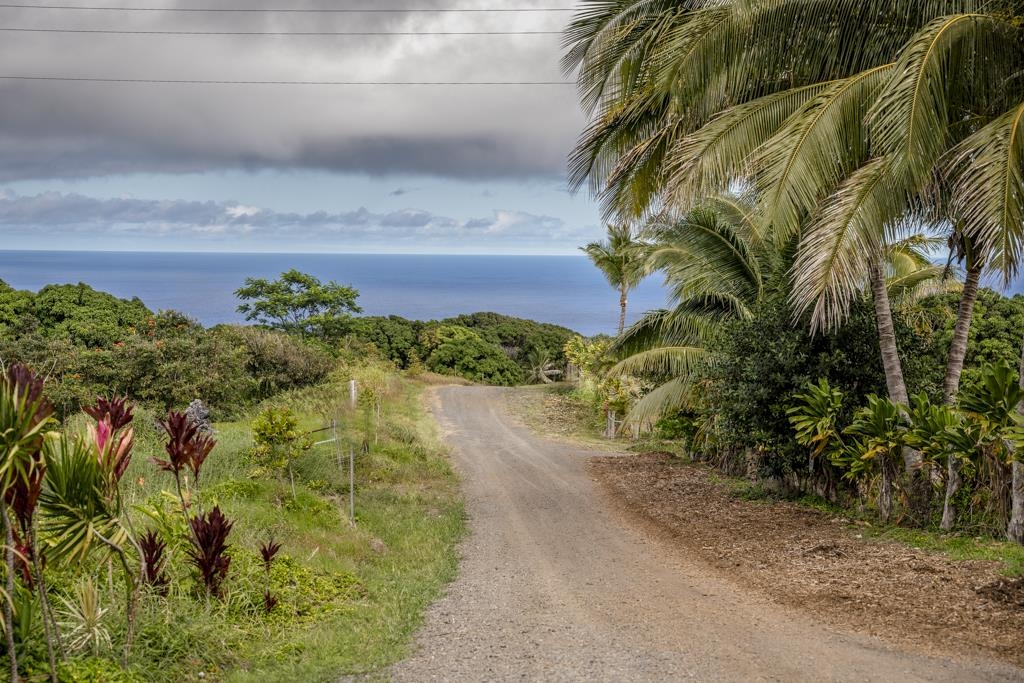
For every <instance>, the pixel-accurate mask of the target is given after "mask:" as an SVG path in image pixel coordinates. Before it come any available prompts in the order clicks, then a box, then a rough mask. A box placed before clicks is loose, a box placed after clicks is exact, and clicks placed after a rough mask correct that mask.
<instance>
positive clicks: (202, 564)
mask: <svg viewBox="0 0 1024 683" xmlns="http://www.w3.org/2000/svg"><path fill="white" fill-rule="evenodd" d="M189 524H190V525H191V527H192V536H193V537H192V539H191V540H192V547H191V548H189V550H188V554H189V557H190V558H191V559H192V565H193V566H194V567H195V568H196V569H197V570H199V578H200V580H201V581H202V583H203V586H204V587H205V588H206V592H207V594H208V595H212V596H214V597H221V596H222V595H223V583H224V578H225V577H226V576H227V573H228V567H230V566H231V556H230V555H228V554H227V550H228V548H229V547H230V546H229V545H228V544H227V538H228V534H229V533H231V527H232V526H234V522H232V521H231V520H229V519H228V518H227V517H225V516H224V514H223V513H222V512H221V511H220V507H217V506H215V507H214V508H213V509H212V510H210V512H209V513H207V514H205V515H202V514H201V515H197V516H195V517H192V518H191V519H189Z"/></svg>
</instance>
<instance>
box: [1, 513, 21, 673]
mask: <svg viewBox="0 0 1024 683" xmlns="http://www.w3.org/2000/svg"><path fill="white" fill-rule="evenodd" d="M0 520H2V521H3V530H4V570H5V572H4V573H5V574H6V577H5V579H6V585H5V588H6V591H7V596H6V597H5V598H0V600H3V603H4V636H5V637H6V639H7V658H8V661H9V662H10V665H11V683H18V681H20V680H21V679H20V678H19V677H18V653H17V652H16V651H15V645H14V603H13V601H14V528H13V527H12V526H11V518H10V516H9V515H8V514H7V504H6V503H4V501H3V500H0Z"/></svg>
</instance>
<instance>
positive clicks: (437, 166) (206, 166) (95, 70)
mask: <svg viewBox="0 0 1024 683" xmlns="http://www.w3.org/2000/svg"><path fill="white" fill-rule="evenodd" d="M33 3H34V4H67V5H75V4H78V5H83V6H84V5H87V4H102V5H104V6H131V7H161V8H169V7H178V8H196V7H205V8H215V7H220V8H226V7H231V8H239V7H247V8H264V9H266V8H274V7H293V8H316V7H339V5H337V4H334V3H329V2H326V0H301V1H296V2H293V3H282V2H280V0H244V1H243V0H232V2H230V3H229V2H227V0H139V1H133V2H130V3H129V2H127V1H126V0H104V2H103V3H86V2H85V0H67V2H61V3H43V2H42V1H41V0H26V2H25V3H24V4H33ZM343 6H344V7H346V8H376V9H380V8H401V9H405V10H408V9H410V8H416V9H453V8H476V9H481V8H488V7H490V8H495V7H502V8H510V7H517V8H529V7H552V6H556V7H559V6H560V7H568V6H571V3H570V2H569V1H568V0H562V2H557V1H556V2H552V0H547V1H545V0H516V2H515V3H514V4H509V3H495V2H493V0H492V1H491V2H486V1H485V0H415V2H414V0H392V2H388V3H383V2H371V0H362V3H360V2H347V3H345V4H344V5H343ZM570 17H571V13H568V12H560V13H553V12H552V13H539V12H538V13H533V12H530V13H508V12H505V13H495V12H472V13H454V12H410V11H402V12H397V13H393V14H384V13H368V14H313V13H306V14H302V13H268V12H253V13H243V12H230V13H219V12H196V13H191V12H155V11H154V12H150V11H132V12H115V11H100V10H88V11H75V10H68V9H49V10H42V9H25V8H0V29H4V28H7V29H11V28H18V29H42V28H46V29H54V28H59V29H75V30H110V29H116V30H128V31H236V32H237V31H260V32H266V31H278V32H302V31H321V32H322V31H344V32H353V31H371V32H379V31H384V32H409V31H413V32H437V31H513V30H514V31H560V30H561V29H562V27H563V26H564V25H565V23H566V22H567V21H568V20H569V18H570ZM0 34H2V35H0V64H2V67H0V76H59V77H85V78H128V79H172V80H181V79H198V80H261V81H264V80H275V81H385V82H393V81H403V82H408V81H565V80H566V77H565V76H564V75H563V74H562V73H561V70H560V68H559V64H558V61H559V57H560V55H561V47H560V41H561V37H560V36H559V35H459V36H453V35H448V36H422V35H414V36H409V35H403V36H395V35H391V36H294V35H293V36H252V35H248V36H245V35H235V36H210V35H107V34H96V33H40V32H30V31H24V30H23V31H2V30H0ZM585 123H586V122H585V117H584V115H583V113H582V112H581V111H580V108H579V105H578V102H577V99H576V93H575V89H574V87H572V86H571V85H570V86H566V85H546V86H540V85H510V86H470V87H467V86H462V87H452V86H444V87H442V86H423V85H418V86H404V87H399V86H268V85H205V84H196V85H188V84H167V83H163V84H155V83H148V84H146V83H98V82H64V81H24V80H7V79H0V234H2V235H3V242H2V244H3V248H6V249H90V250H146V251H150V250H152V251H252V252H384V253H387V252H405V253H408V252H413V253H500V254H567V253H574V252H576V249H577V247H578V246H579V245H580V244H583V243H585V242H587V241H590V240H593V239H598V238H599V237H600V236H601V235H602V234H603V226H602V223H601V221H600V216H599V211H598V208H597V206H596V204H595V203H593V202H592V201H591V200H590V199H589V198H588V197H587V196H586V194H585V193H583V194H582V195H579V196H573V195H571V194H570V193H569V192H568V191H567V188H566V179H565V176H566V172H565V168H566V155H567V153H568V151H569V150H570V148H571V147H572V145H573V143H574V142H575V140H576V139H577V137H578V136H579V134H580V132H581V131H582V130H583V127H584V126H585Z"/></svg>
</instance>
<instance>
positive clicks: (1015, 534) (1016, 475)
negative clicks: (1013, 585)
mask: <svg viewBox="0 0 1024 683" xmlns="http://www.w3.org/2000/svg"><path fill="white" fill-rule="evenodd" d="M1019 381H1020V385H1021V387H1024V348H1022V349H1021V355H1020V380H1019ZM1017 412H1019V413H1021V414H1024V401H1021V402H1020V403H1019V404H1018V405H1017ZM1014 456H1015V457H1014V458H1013V464H1012V465H1011V467H1012V468H1013V487H1012V489H1011V493H1010V523H1009V524H1008V525H1007V527H1006V537H1007V538H1008V539H1010V540H1011V541H1013V542H1014V543H1020V544H1022V545H1024V462H1021V460H1020V454H1019V453H1014Z"/></svg>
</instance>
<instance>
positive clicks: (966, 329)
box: [942, 265, 981, 531]
mask: <svg viewBox="0 0 1024 683" xmlns="http://www.w3.org/2000/svg"><path fill="white" fill-rule="evenodd" d="M980 281H981V266H980V265H973V266H971V267H970V268H968V269H967V278H966V280H965V281H964V291H963V293H962V294H961V296H960V310H959V312H958V314H957V318H956V327H954V328H953V343H952V344H950V347H949V358H948V360H947V362H946V381H945V382H944V384H943V387H942V393H943V400H944V401H945V403H946V405H953V403H955V402H956V397H957V393H958V392H959V391H960V375H961V374H962V373H963V369H964V358H965V357H966V355H967V342H968V340H969V338H970V333H971V321H972V319H973V317H974V304H975V302H976V301H977V300H978V284H979V282H980ZM961 481H962V480H961V478H960V465H959V463H958V462H957V461H956V458H954V457H953V456H952V455H950V456H949V459H948V461H947V463H946V498H945V501H944V502H943V505H942V528H943V529H944V530H945V531H949V530H950V529H952V528H953V527H954V526H956V506H955V504H954V503H953V499H954V498H955V497H956V494H957V491H959V490H960V484H961Z"/></svg>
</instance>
